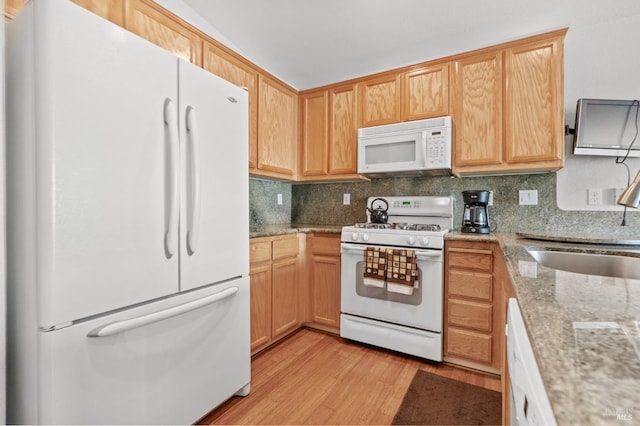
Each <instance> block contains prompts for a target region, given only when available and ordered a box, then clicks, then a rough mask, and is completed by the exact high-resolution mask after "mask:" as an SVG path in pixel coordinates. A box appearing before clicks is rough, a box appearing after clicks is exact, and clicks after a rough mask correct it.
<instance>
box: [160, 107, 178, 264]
mask: <svg viewBox="0 0 640 426" xmlns="http://www.w3.org/2000/svg"><path fill="white" fill-rule="evenodd" d="M164 124H165V131H166V132H167V145H168V157H169V158H168V159H167V166H168V174H167V178H166V190H165V191H166V195H167V198H166V199H167V210H168V212H167V229H166V234H165V239H164V249H165V254H166V256H167V258H169V259H170V258H171V257H172V256H173V254H174V253H175V251H176V244H177V243H176V242H177V235H178V219H179V214H180V200H179V199H178V181H179V175H178V171H179V167H178V165H179V155H180V153H179V146H178V143H179V135H178V120H177V119H176V108H175V106H174V104H173V101H172V100H171V99H169V98H167V99H165V101H164Z"/></svg>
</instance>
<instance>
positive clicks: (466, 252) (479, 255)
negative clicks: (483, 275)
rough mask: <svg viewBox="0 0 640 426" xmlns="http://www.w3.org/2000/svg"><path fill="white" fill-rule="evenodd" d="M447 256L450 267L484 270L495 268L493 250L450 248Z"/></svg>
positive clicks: (488, 270)
mask: <svg viewBox="0 0 640 426" xmlns="http://www.w3.org/2000/svg"><path fill="white" fill-rule="evenodd" d="M447 258H448V261H449V267H450V268H460V269H472V270H476V271H484V272H491V271H492V270H493V252H492V251H491V250H476V249H458V248H449V250H447Z"/></svg>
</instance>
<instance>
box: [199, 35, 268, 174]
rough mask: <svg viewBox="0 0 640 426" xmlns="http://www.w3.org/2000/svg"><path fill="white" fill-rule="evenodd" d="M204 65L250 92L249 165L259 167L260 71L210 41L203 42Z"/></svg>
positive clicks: (208, 69)
mask: <svg viewBox="0 0 640 426" xmlns="http://www.w3.org/2000/svg"><path fill="white" fill-rule="evenodd" d="M202 55H203V57H202V67H203V68H204V69H205V70H207V71H209V72H212V73H213V74H215V75H217V76H219V77H222V78H224V79H225V80H227V81H229V82H231V83H233V84H235V85H236V86H240V87H243V88H245V89H247V91H248V92H249V167H251V168H254V169H255V168H256V167H258V72H257V71H256V70H255V69H254V68H251V67H250V66H249V65H247V64H245V63H243V62H241V61H240V60H239V59H238V58H236V57H234V56H233V55H231V54H230V53H227V52H225V51H224V50H223V49H221V48H220V47H218V46H216V45H214V44H213V43H210V42H208V41H204V42H203V52H202Z"/></svg>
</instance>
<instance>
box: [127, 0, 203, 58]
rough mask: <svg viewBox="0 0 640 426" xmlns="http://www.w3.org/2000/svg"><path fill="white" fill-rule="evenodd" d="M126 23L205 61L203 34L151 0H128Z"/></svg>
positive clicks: (159, 42)
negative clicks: (201, 36)
mask: <svg viewBox="0 0 640 426" xmlns="http://www.w3.org/2000/svg"><path fill="white" fill-rule="evenodd" d="M124 27H125V28H126V29H128V30H129V31H131V32H133V33H135V34H138V35H139V36H140V37H142V38H144V39H146V40H149V41H150V42H152V43H154V44H156V45H158V46H160V47H162V48H163V49H166V50H168V51H170V52H173V53H174V54H176V55H177V56H179V57H181V58H183V59H185V60H187V61H189V62H191V63H193V64H196V65H202V39H201V38H200V36H199V35H198V34H197V33H196V32H195V31H194V30H192V29H191V28H190V27H188V26H187V25H186V24H185V23H184V22H183V21H181V20H179V19H178V18H176V17H175V16H173V15H172V14H170V13H169V12H167V10H166V9H164V8H162V7H160V6H159V5H157V4H156V3H154V2H153V1H151V0H127V1H126V3H125V15H124Z"/></svg>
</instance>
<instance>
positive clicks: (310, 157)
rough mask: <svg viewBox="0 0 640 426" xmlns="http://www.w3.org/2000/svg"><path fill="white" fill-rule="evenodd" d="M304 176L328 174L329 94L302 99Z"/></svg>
mask: <svg viewBox="0 0 640 426" xmlns="http://www.w3.org/2000/svg"><path fill="white" fill-rule="evenodd" d="M300 101H301V105H300V109H301V113H300V120H301V125H302V170H301V174H302V175H303V176H325V175H326V174H327V163H328V161H327V156H328V150H327V147H328V135H327V127H328V126H327V92H326V91H321V92H317V93H311V94H306V95H304V96H302V98H301V100H300Z"/></svg>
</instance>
